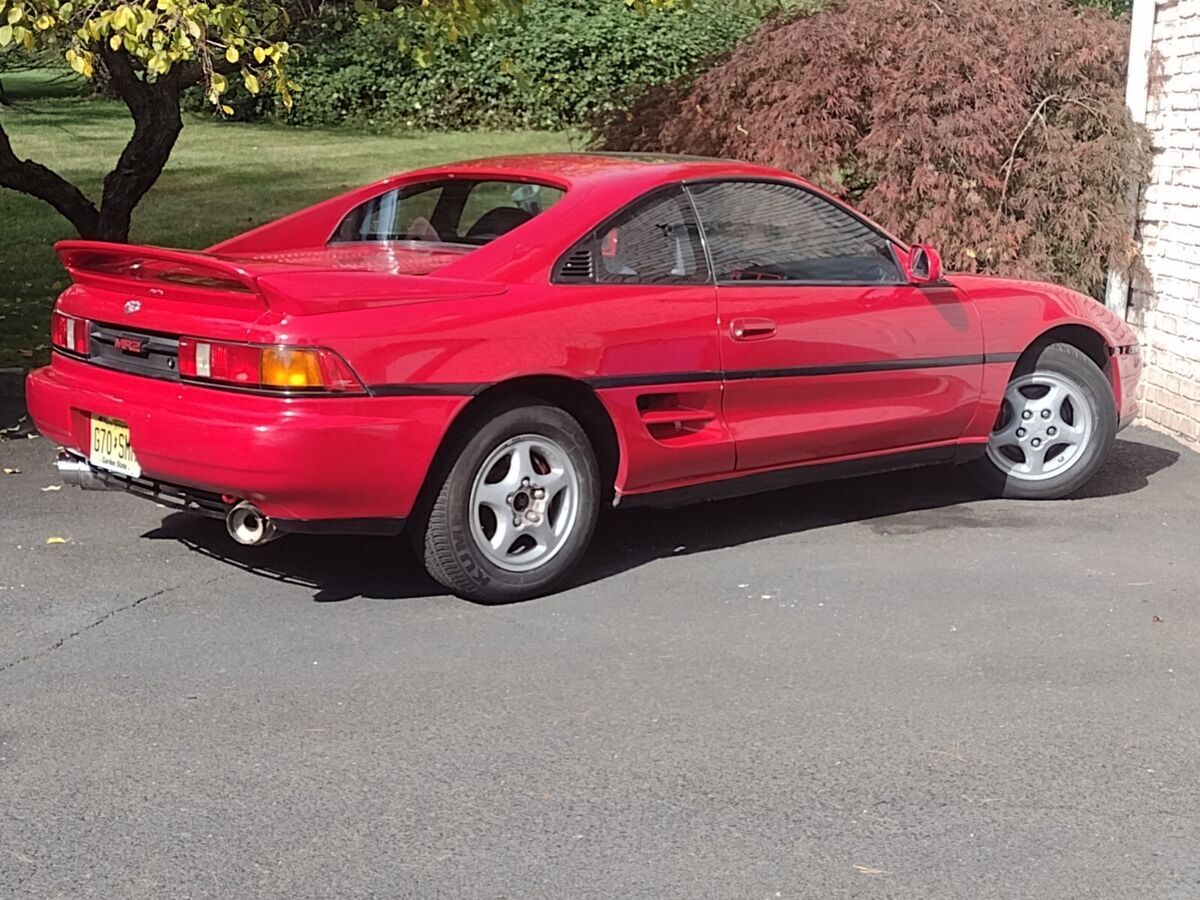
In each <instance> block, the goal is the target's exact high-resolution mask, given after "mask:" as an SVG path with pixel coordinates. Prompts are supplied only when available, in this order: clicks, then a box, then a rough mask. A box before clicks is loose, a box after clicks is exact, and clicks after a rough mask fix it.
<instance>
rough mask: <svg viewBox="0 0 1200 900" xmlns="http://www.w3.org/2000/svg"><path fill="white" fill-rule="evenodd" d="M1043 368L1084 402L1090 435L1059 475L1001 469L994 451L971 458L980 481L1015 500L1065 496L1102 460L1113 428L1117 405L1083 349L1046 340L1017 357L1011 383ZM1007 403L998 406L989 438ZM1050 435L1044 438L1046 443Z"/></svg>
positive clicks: (1109, 389) (1084, 480)
mask: <svg viewBox="0 0 1200 900" xmlns="http://www.w3.org/2000/svg"><path fill="white" fill-rule="evenodd" d="M1039 373H1048V374H1050V375H1053V376H1056V377H1057V378H1058V379H1060V380H1063V381H1065V382H1067V383H1068V384H1069V385H1071V386H1072V387H1073V388H1074V390H1075V391H1076V392H1077V394H1078V396H1079V397H1080V398H1082V400H1083V402H1085V403H1086V404H1087V407H1088V412H1090V415H1091V422H1092V428H1091V432H1090V436H1089V437H1088V439H1087V440H1086V442H1084V443H1083V445H1082V447H1081V448H1080V450H1079V452H1078V456H1077V458H1075V459H1074V461H1073V463H1072V464H1071V465H1070V466H1069V467H1067V468H1065V469H1064V471H1062V472H1061V473H1060V474H1058V475H1051V476H1049V477H1044V478H1043V480H1038V481H1031V480H1026V479H1024V478H1022V477H1021V476H1020V475H1017V474H1015V473H1013V472H1006V471H1005V470H1004V469H1002V468H1001V467H1000V466H999V465H997V463H996V462H995V461H994V460H993V459H992V455H993V451H992V450H991V449H990V448H989V452H988V453H987V454H985V455H984V456H983V458H982V459H979V460H977V461H976V462H975V463H974V470H975V475H976V477H977V478H978V480H979V482H980V484H982V486H983V487H984V488H985V489H986V490H988V491H989V492H990V493H992V494H994V495H995V496H997V497H1007V498H1012V499H1019V500H1055V499H1058V498H1061V497H1066V496H1069V495H1070V494H1072V493H1074V492H1075V491H1077V490H1079V488H1081V487H1083V485H1084V484H1086V483H1087V482H1088V481H1089V480H1090V479H1091V477H1092V476H1093V475H1095V474H1096V471H1097V470H1098V469H1099V468H1100V466H1102V465H1103V464H1104V460H1105V459H1106V458H1107V457H1108V453H1109V450H1111V449H1112V444H1113V439H1114V438H1115V437H1116V434H1117V406H1116V400H1115V398H1114V397H1113V392H1112V386H1111V385H1110V384H1109V380H1108V377H1107V376H1106V375H1105V374H1104V372H1102V371H1101V370H1100V368H1099V367H1098V366H1097V365H1096V364H1095V363H1094V362H1093V361H1092V360H1091V359H1090V358H1089V357H1088V356H1087V354H1085V353H1084V352H1083V351H1082V350H1079V349H1078V348H1077V347H1074V346H1072V345H1070V344H1047V345H1046V346H1045V347H1043V348H1041V350H1040V351H1038V352H1035V353H1030V354H1028V355H1027V356H1026V357H1024V358H1022V359H1021V361H1020V362H1018V364H1017V367H1016V368H1015V369H1014V370H1013V374H1012V377H1011V378H1010V379H1009V385H1010V387H1011V386H1013V385H1014V384H1015V383H1016V382H1017V381H1018V380H1019V379H1022V378H1024V377H1026V376H1036V375H1038V374H1039ZM1006 411H1011V406H1010V405H1008V404H1007V403H1006V405H1005V406H1002V408H1001V414H1000V419H998V420H997V423H996V425H997V430H996V431H994V432H993V438H992V440H993V442H995V441H996V435H997V434H998V432H999V431H1000V430H1001V423H1002V422H1003V420H1004V418H1005V414H1006ZM1049 442H1050V441H1049V440H1047V443H1049Z"/></svg>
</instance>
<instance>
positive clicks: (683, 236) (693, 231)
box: [560, 187, 708, 284]
mask: <svg viewBox="0 0 1200 900" xmlns="http://www.w3.org/2000/svg"><path fill="white" fill-rule="evenodd" d="M585 255H586V256H585ZM581 258H584V259H585V261H586V262H587V264H588V266H589V268H590V272H591V273H592V278H594V280H595V281H596V282H598V283H600V284H696V283H701V282H704V281H707V280H708V267H707V265H706V264H705V260H704V251H703V249H702V247H701V244H700V229H699V227H698V226H697V224H696V218H695V215H694V214H693V212H692V206H691V203H689V202H688V198H687V196H686V195H685V194H684V193H683V189H682V188H679V187H673V188H670V189H668V190H666V191H659V192H657V193H654V194H652V195H650V196H649V197H646V198H644V199H643V200H641V201H639V202H638V203H636V204H634V205H633V206H632V207H630V208H629V209H627V210H625V211H624V212H622V213H619V214H618V215H617V216H616V217H615V218H613V219H611V220H610V221H609V222H607V223H606V224H604V225H602V226H601V227H600V228H599V229H597V230H596V231H595V232H593V233H592V234H591V235H589V236H588V237H587V238H586V239H585V240H584V241H583V242H581V243H580V244H579V245H577V246H576V247H575V248H574V249H572V250H571V251H570V252H569V253H568V254H567V256H566V257H565V259H567V260H573V261H574V262H575V263H576V265H578V264H579V261H580V260H581ZM562 271H563V270H562V269H560V272H562ZM560 277H561V276H560ZM563 280H568V279H566V278H564V279H563ZM570 280H574V279H570Z"/></svg>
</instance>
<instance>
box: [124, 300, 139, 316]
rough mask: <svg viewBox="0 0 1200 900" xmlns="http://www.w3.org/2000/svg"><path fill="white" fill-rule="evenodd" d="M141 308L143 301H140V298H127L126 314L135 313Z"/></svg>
mask: <svg viewBox="0 0 1200 900" xmlns="http://www.w3.org/2000/svg"><path fill="white" fill-rule="evenodd" d="M141 308H142V301H140V300H126V301H125V312H126V314H132V313H135V312H137V311H138V310H139V309H141Z"/></svg>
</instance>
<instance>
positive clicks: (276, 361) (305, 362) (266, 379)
mask: <svg viewBox="0 0 1200 900" xmlns="http://www.w3.org/2000/svg"><path fill="white" fill-rule="evenodd" d="M262 383H263V384H264V385H269V386H271V387H281V388H307V387H321V386H322V383H323V382H322V378H321V358H320V356H319V355H318V354H317V351H316V350H298V349H292V348H289V347H264V348H263V351H262Z"/></svg>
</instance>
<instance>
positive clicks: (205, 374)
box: [179, 337, 365, 394]
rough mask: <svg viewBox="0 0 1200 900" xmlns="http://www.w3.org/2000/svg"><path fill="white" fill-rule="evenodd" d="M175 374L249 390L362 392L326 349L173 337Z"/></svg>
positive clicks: (339, 358) (360, 384)
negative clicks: (176, 362) (176, 361)
mask: <svg viewBox="0 0 1200 900" xmlns="http://www.w3.org/2000/svg"><path fill="white" fill-rule="evenodd" d="M179 374H180V375H181V376H182V377H184V378H194V379H196V380H197V381H213V382H219V383H222V384H232V385H238V386H245V387H250V388H269V389H282V390H298V391H335V392H338V393H356V394H361V393H365V388H363V385H362V382H361V381H359V380H358V378H357V377H356V376H355V374H354V373H353V372H352V371H351V370H350V367H349V366H348V365H346V363H345V361H344V360H343V359H342V358H341V357H340V356H338V355H337V354H336V353H334V352H333V351H332V350H326V349H324V348H320V347H281V346H260V345H256V344H231V343H225V342H223V341H205V340H201V339H199V338H187V337H185V338H180V339H179Z"/></svg>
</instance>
